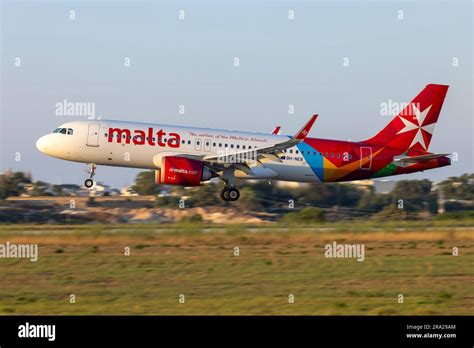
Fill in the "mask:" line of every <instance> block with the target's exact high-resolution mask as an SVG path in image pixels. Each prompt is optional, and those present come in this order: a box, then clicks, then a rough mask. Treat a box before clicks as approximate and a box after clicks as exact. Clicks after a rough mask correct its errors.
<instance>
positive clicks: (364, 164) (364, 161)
mask: <svg viewBox="0 0 474 348" xmlns="http://www.w3.org/2000/svg"><path fill="white" fill-rule="evenodd" d="M359 161H360V162H359V163H360V169H363V170H370V168H371V167H372V148H371V147H365V146H361V148H360V159H359Z"/></svg>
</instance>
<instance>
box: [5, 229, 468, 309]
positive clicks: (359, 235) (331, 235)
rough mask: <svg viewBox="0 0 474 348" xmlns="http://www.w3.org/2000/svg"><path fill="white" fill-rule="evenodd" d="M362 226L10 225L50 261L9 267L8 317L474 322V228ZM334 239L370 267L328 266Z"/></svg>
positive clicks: (15, 239) (13, 237) (17, 239)
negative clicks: (361, 252) (358, 252)
mask: <svg viewBox="0 0 474 348" xmlns="http://www.w3.org/2000/svg"><path fill="white" fill-rule="evenodd" d="M443 222H444V221H443ZM356 227H357V229H354V228H355V227H354V226H353V229H344V228H340V227H338V228H335V229H332V230H330V231H326V230H320V229H318V228H317V227H316V228H315V227H307V226H306V227H304V226H303V227H301V228H293V229H291V230H288V229H287V228H286V227H285V226H280V225H275V226H270V227H267V228H266V229H264V230H260V231H264V232H260V233H253V232H259V231H256V230H255V228H256V227H255V226H253V227H252V226H242V225H240V226H237V227H235V226H233V227H232V226H228V227H226V226H213V227H212V228H211V227H210V226H208V225H206V224H186V225H185V226H183V225H179V224H178V225H107V226H102V225H93V226H69V227H68V226H36V225H23V226H21V225H10V226H6V225H3V226H1V227H0V243H5V242H6V241H10V242H12V243H38V244H39V260H38V262H36V263H34V262H30V261H29V260H18V259H0V279H1V291H0V314H10V315H11V314H13V315H16V314H72V315H77V314H148V315H151V314H166V315H179V314H202V315H210V314H222V315H224V314H231V315H232V314H244V315H245V314H264V315H272V314H289V315H298V314H305V315H332V314H334V315H350V314H354V315H395V314H401V315H411V314H415V315H427V314H439V315H448V314H452V315H455V314H458V315H468V314H472V313H473V312H474V296H473V295H472V294H474V283H473V282H472V279H473V278H474V267H473V266H472V265H473V264H474V233H473V232H474V228H472V227H470V228H469V227H466V228H464V229H461V230H454V229H453V228H449V227H447V226H446V225H444V224H442V225H440V226H439V228H436V229H434V230H432V229H424V230H422V229H417V228H416V226H410V227H409V228H408V227H407V229H408V230H407V231H400V230H399V229H398V228H393V229H391V228H389V227H387V228H385V229H384V228H383V227H381V226H379V227H378V228H374V229H365V231H364V228H363V227H360V226H356ZM249 228H252V230H251V231H252V232H249V231H247V229H249ZM200 229H204V230H205V232H206V233H201V232H200ZM333 241H337V242H338V243H363V244H364V245H365V261H364V262H357V261H356V260H355V259H329V258H325V257H324V246H325V244H327V243H332V242H333ZM236 246H238V247H239V249H240V256H234V255H233V252H234V247H236ZM453 246H457V247H458V248H459V256H452V255H451V252H452V247H453ZM126 247H129V250H130V253H131V255H130V256H124V249H125V248H126ZM59 250H61V251H59ZM70 294H74V295H75V296H76V303H74V304H71V303H69V296H70ZM179 294H184V295H185V299H186V302H185V303H184V304H180V303H179V302H178V296H179ZM289 294H294V296H295V302H294V303H292V304H290V303H288V296H289ZM399 294H403V296H404V303H402V304H400V303H398V295H399Z"/></svg>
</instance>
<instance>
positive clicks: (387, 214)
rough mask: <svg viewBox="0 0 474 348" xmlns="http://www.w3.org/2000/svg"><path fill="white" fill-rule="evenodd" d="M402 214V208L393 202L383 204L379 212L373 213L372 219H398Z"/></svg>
mask: <svg viewBox="0 0 474 348" xmlns="http://www.w3.org/2000/svg"><path fill="white" fill-rule="evenodd" d="M404 216H405V214H404V210H403V209H399V208H398V207H397V206H395V205H394V204H390V205H387V206H385V207H384V208H383V209H382V210H381V211H380V212H378V213H376V214H375V215H373V217H374V219H375V220H378V221H390V220H400V219H402V218H403V217H404Z"/></svg>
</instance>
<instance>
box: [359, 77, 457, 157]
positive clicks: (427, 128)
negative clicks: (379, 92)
mask: <svg viewBox="0 0 474 348" xmlns="http://www.w3.org/2000/svg"><path fill="white" fill-rule="evenodd" d="M447 91H448V86H445V85H434V84H431V85H427V86H426V87H425V88H424V89H423V90H422V91H421V93H420V94H418V95H417V96H416V97H415V99H413V100H412V101H411V102H410V103H409V104H408V105H407V106H406V107H405V108H404V109H403V110H402V112H401V113H400V114H399V115H397V116H396V117H395V118H394V119H393V120H392V121H391V122H390V123H389V124H388V125H387V126H386V127H385V128H384V129H382V130H381V131H380V132H379V133H377V134H376V135H375V136H374V137H372V138H370V139H368V140H366V141H362V143H364V144H369V145H370V144H374V145H386V146H390V147H395V148H399V149H402V150H404V151H405V150H411V149H413V150H418V151H427V150H428V147H429V146H430V141H431V138H432V136H433V131H434V128H435V126H436V122H437V121H438V116H439V113H440V111H441V107H442V106H443V102H444V98H445V97H446V93H447Z"/></svg>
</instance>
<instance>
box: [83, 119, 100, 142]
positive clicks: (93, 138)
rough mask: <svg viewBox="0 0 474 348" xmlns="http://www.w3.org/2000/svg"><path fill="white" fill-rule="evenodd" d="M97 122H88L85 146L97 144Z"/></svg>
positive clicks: (98, 129) (98, 126)
mask: <svg viewBox="0 0 474 348" xmlns="http://www.w3.org/2000/svg"><path fill="white" fill-rule="evenodd" d="M99 131H100V124H99V123H89V130H88V133H87V143H86V145H87V146H99Z"/></svg>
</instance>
